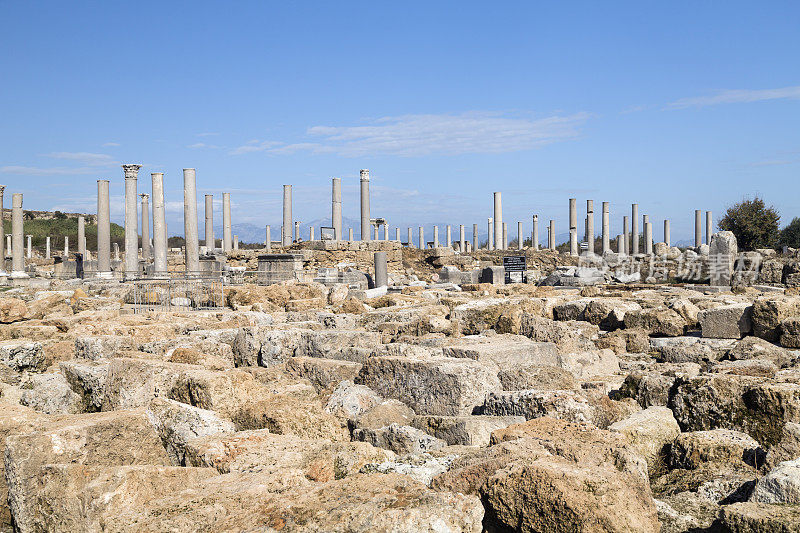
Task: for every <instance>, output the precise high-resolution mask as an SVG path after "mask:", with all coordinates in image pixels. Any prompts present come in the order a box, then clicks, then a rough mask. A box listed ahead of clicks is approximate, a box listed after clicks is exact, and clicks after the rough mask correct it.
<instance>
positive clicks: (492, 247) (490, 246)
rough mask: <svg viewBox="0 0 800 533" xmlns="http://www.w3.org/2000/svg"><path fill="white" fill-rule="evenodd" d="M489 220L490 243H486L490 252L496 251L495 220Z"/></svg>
mask: <svg viewBox="0 0 800 533" xmlns="http://www.w3.org/2000/svg"><path fill="white" fill-rule="evenodd" d="M488 220H489V237H488V239H489V240H488V241H486V248H487V249H488V250H494V219H492V218H490V219H488Z"/></svg>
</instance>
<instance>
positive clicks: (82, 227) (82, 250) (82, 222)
mask: <svg viewBox="0 0 800 533" xmlns="http://www.w3.org/2000/svg"><path fill="white" fill-rule="evenodd" d="M85 241H86V219H85V218H84V216H83V215H78V253H79V254H81V257H83V258H84V259H86V244H85Z"/></svg>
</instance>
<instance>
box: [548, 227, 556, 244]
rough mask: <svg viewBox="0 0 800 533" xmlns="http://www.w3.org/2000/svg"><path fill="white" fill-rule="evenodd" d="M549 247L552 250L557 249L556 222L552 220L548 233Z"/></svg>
mask: <svg viewBox="0 0 800 533" xmlns="http://www.w3.org/2000/svg"><path fill="white" fill-rule="evenodd" d="M547 247H548V248H550V249H551V250H555V249H556V221H555V220H551V221H550V226H549V227H548V231H547Z"/></svg>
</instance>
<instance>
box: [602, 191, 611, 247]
mask: <svg viewBox="0 0 800 533" xmlns="http://www.w3.org/2000/svg"><path fill="white" fill-rule="evenodd" d="M609 251H611V210H610V207H609V204H608V202H603V253H606V252H609Z"/></svg>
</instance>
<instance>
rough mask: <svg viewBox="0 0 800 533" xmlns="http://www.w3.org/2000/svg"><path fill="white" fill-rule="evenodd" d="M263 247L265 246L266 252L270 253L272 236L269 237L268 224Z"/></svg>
mask: <svg viewBox="0 0 800 533" xmlns="http://www.w3.org/2000/svg"><path fill="white" fill-rule="evenodd" d="M264 245H265V246H266V248H267V251H268V252H271V251H272V235H270V227H269V224H267V240H266V242H265V243H264Z"/></svg>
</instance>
